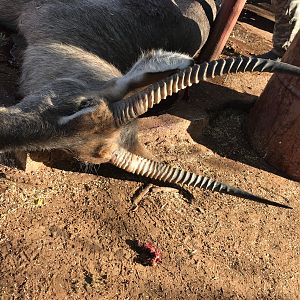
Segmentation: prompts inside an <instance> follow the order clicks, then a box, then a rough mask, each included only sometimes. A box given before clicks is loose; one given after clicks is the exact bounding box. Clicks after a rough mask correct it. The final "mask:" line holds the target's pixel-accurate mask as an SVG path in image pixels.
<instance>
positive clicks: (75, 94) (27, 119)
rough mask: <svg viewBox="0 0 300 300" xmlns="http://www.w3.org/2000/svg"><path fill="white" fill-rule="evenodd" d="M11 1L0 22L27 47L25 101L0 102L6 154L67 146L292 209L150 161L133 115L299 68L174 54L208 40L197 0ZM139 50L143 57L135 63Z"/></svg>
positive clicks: (91, 158)
mask: <svg viewBox="0 0 300 300" xmlns="http://www.w3.org/2000/svg"><path fill="white" fill-rule="evenodd" d="M10 3H11V2H10V1H7V0H6V1H1V0H0V8H1V16H0V21H1V22H2V23H4V24H7V25H8V26H10V27H12V26H14V24H16V25H17V26H18V28H19V31H20V33H21V34H22V35H23V36H24V37H25V40H26V42H27V48H26V50H25V52H24V60H23V65H22V76H21V92H22V93H23V95H24V98H23V100H22V101H21V102H20V103H18V104H17V105H15V106H13V107H8V108H0V120H1V123H0V149H1V150H2V151H13V150H15V149H24V150H39V149H54V148H59V149H68V150H69V151H71V152H72V153H73V155H74V156H75V157H77V158H79V159H81V160H83V161H87V162H92V163H96V164H101V163H105V162H110V163H112V164H113V165H115V166H117V167H119V168H121V169H124V170H126V171H128V172H132V173H134V174H140V175H143V176H146V177H149V178H154V179H159V180H162V181H165V182H168V183H178V184H185V185H189V186H194V187H201V188H205V189H210V190H212V191H218V192H222V193H227V194H231V195H235V196H238V197H243V198H246V199H250V200H255V201H258V202H262V203H266V204H272V205H276V206H280V207H288V206H285V205H283V204H278V203H274V202H272V201H269V200H267V199H264V198H261V197H259V196H255V195H253V194H250V193H248V192H246V191H243V190H240V189H237V188H234V187H231V186H229V185H227V184H224V183H219V182H217V181H215V180H213V179H210V178H207V177H205V176H200V175H196V174H194V173H191V172H187V171H184V170H180V169H178V168H173V167H170V166H168V165H166V164H163V163H160V162H157V161H154V160H152V159H150V158H147V155H146V151H145V150H144V148H143V146H142V145H141V144H140V142H139V140H138V138H137V118H138V117H139V116H140V115H142V114H143V113H145V112H146V111H147V110H148V109H149V108H151V107H152V106H153V105H155V104H158V103H159V102H160V101H161V100H162V99H165V98H166V97H167V96H169V95H172V94H173V93H177V92H178V91H179V90H182V89H184V88H186V87H187V86H191V85H192V84H195V83H197V82H199V81H200V80H205V79H206V78H209V77H214V76H217V75H223V74H228V73H231V72H246V71H261V72H263V71H268V72H275V71H278V72H289V73H292V74H297V75H298V76H299V75H300V68H297V67H295V66H291V65H288V64H284V63H280V62H273V61H267V60H263V59H257V58H242V57H239V58H230V59H226V60H218V61H213V62H211V63H204V64H201V65H194V62H193V59H192V58H191V57H190V56H189V55H185V54H181V53H178V52H173V51H174V50H177V51H180V50H182V51H184V52H186V53H189V54H190V55H193V54H195V53H196V52H197V51H199V49H200V48H201V45H202V43H203V40H205V39H206V37H207V34H208V31H207V28H209V27H208V26H209V22H208V18H207V16H206V13H205V11H204V10H203V8H202V6H201V5H200V4H199V2H198V1H178V2H177V1H167V0H165V1H161V0H159V1H149V0H147V1H132V0H127V1H125V0H115V1H112V0H109V1H104V0H103V1H99V0H97V1H96V0H85V1H84V0H81V1H79V0H73V1H72V0H68V1H65V0H64V1H62V0H61V1H60V0H53V1H47V0H44V1H42V0H41V1H20V0H18V1H16V2H14V4H13V5H12V4H10ZM200 3H201V2H200ZM205 3H207V2H205ZM18 5H19V6H18ZM212 7H213V9H211V11H212V13H213V12H214V5H212ZM174 26H175V29H174ZM201 26H203V27H205V26H206V28H205V29H203V28H202V27H201ZM205 32H207V34H205ZM151 48H163V49H167V50H168V51H167V50H149V49H151ZM141 50H144V54H143V55H142V56H140V58H139V59H138V60H137V61H136V62H135V63H133V61H134V59H135V58H136V57H137V56H138V55H139V53H140V51H141ZM170 50H173V51H170ZM130 66H131V68H129V67H130ZM179 70H181V71H179ZM178 71H179V72H178ZM122 72H123V73H122ZM164 78H167V79H164ZM149 85H150V86H149ZM146 86H148V87H147V88H146V89H145V90H144V91H142V92H138V93H137V92H136V89H141V88H143V87H146Z"/></svg>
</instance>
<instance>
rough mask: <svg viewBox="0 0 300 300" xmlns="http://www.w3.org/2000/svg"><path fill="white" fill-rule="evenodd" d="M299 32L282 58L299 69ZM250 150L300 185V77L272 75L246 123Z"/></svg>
mask: <svg viewBox="0 0 300 300" xmlns="http://www.w3.org/2000/svg"><path fill="white" fill-rule="evenodd" d="M299 49H300V32H298V34H297V35H296V37H295V39H294V41H293V43H292V44H291V46H290V47H289V49H288V50H287V52H286V54H285V55H284V57H283V61H284V62H288V63H290V64H293V65H296V66H298V67H300V51H299ZM248 135H249V138H250V142H251V143H252V145H253V146H254V148H255V149H256V150H257V151H258V152H259V153H260V154H261V155H262V156H263V157H264V158H265V159H266V160H267V161H268V162H269V163H270V164H272V165H273V166H275V167H277V168H278V169H280V170H282V171H283V172H285V173H286V174H287V175H288V176H289V177H291V178H293V179H295V180H297V181H300V77H296V76H292V75H287V74H274V75H273V76H272V77H271V79H270V81H269V83H268V84H267V86H266V88H265V90H264V91H263V93H262V95H261V96H260V98H259V100H258V102H257V103H256V104H255V105H254V107H253V109H252V111H251V112H250V115H249V120H248Z"/></svg>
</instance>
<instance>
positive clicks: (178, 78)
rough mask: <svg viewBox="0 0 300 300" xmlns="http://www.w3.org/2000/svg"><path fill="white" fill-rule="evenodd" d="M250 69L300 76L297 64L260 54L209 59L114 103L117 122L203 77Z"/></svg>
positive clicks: (157, 102) (151, 105)
mask: <svg viewBox="0 0 300 300" xmlns="http://www.w3.org/2000/svg"><path fill="white" fill-rule="evenodd" d="M247 71H258V72H282V73H288V74H293V75H297V76H300V68H299V67H297V66H293V65H290V64H287V63H283V62H278V61H272V60H269V59H263V58H257V57H244V56H239V57H229V58H226V59H219V60H215V61H211V62H209V63H207V62H204V63H202V64H200V65H197V64H195V65H194V66H192V67H188V68H186V69H184V70H181V71H180V72H179V73H176V74H173V75H172V76H170V77H168V78H166V79H165V80H161V81H159V82H157V83H155V84H152V85H150V86H149V87H148V88H146V89H145V90H144V91H142V92H140V93H138V94H135V95H133V96H131V97H128V98H127V99H125V100H121V101H118V102H114V103H112V104H111V108H112V112H113V115H114V119H115V123H116V125H117V126H118V127H120V126H122V125H124V124H126V123H128V122H130V121H131V120H133V119H135V118H137V117H138V116H140V115H142V114H144V113H145V112H147V110H148V109H149V108H151V107H153V105H155V104H159V103H160V101H161V100H163V99H165V98H166V97H167V96H171V95H172V94H174V93H177V92H178V91H180V90H183V89H185V88H186V87H187V86H191V85H193V84H195V83H198V82H199V81H201V80H204V81H205V80H207V79H208V78H212V77H215V76H219V75H224V74H229V73H237V72H247Z"/></svg>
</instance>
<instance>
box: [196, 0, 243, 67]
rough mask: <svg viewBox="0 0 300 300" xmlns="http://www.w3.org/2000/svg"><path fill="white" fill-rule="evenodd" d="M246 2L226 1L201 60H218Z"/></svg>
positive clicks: (238, 0) (202, 52)
mask: <svg viewBox="0 0 300 300" xmlns="http://www.w3.org/2000/svg"><path fill="white" fill-rule="evenodd" d="M245 3H246V0H225V1H223V2H222V6H221V9H220V11H219V13H218V15H217V17H216V20H215V22H214V25H213V27H212V30H211V33H210V34H209V37H208V40H207V42H206V44H205V46H204V47H203V49H202V51H201V52H200V56H199V60H200V61H201V62H203V61H210V60H214V59H217V58H218V57H219V56H220V54H221V52H222V50H223V48H224V46H225V44H226V42H227V40H228V38H229V36H230V33H231V31H232V29H233V27H234V25H235V24H236V22H237V19H238V18H239V16H240V13H241V11H242V10H243V8H244V6H245Z"/></svg>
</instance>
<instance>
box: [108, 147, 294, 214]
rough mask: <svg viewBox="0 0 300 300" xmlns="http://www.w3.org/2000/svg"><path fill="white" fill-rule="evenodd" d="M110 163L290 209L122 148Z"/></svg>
mask: <svg viewBox="0 0 300 300" xmlns="http://www.w3.org/2000/svg"><path fill="white" fill-rule="evenodd" d="M110 162H111V163H112V164H113V165H115V166H117V167H119V168H121V169H123V170H125V171H127V172H130V173H134V174H137V175H142V176H146V177H148V178H152V179H158V180H161V181H164V182H168V183H177V184H184V185H187V186H193V187H200V188H203V189H207V190H211V191H217V192H220V193H224V194H229V195H233V196H236V197H240V198H244V199H248V200H253V201H256V202H259V203H264V204H268V205H273V206H277V207H283V208H290V209H291V207H289V206H287V205H284V204H280V203H277V202H273V201H270V200H268V199H265V198H262V197H260V196H256V195H253V194H251V193H248V192H246V191H243V190H241V189H238V188H235V187H232V186H230V185H227V184H225V183H221V182H218V181H215V180H213V179H211V178H209V177H206V176H200V175H197V174H194V173H192V172H188V171H184V170H182V169H179V168H174V167H171V166H169V165H167V164H164V163H161V162H157V161H153V160H150V159H147V158H144V157H141V156H138V155H136V154H133V153H131V152H129V151H127V150H125V149H124V148H119V149H118V150H116V151H115V152H114V153H113V155H112V158H111V160H110Z"/></svg>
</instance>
